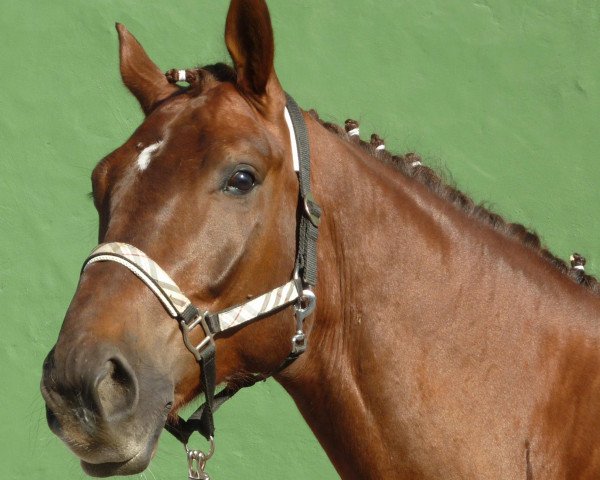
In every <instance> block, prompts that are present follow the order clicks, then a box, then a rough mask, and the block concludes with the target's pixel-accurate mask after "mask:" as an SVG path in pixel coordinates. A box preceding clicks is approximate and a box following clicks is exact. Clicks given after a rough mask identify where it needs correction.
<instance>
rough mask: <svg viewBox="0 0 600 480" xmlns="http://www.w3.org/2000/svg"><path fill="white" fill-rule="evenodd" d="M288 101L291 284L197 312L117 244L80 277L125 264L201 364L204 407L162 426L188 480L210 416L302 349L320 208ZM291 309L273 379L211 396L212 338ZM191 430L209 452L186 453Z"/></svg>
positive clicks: (153, 268) (95, 255) (155, 270)
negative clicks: (288, 336) (107, 264)
mask: <svg viewBox="0 0 600 480" xmlns="http://www.w3.org/2000/svg"><path fill="white" fill-rule="evenodd" d="M286 97H287V106H286V108H285V112H284V116H285V120H286V124H287V126H288V129H289V133H290V140H291V147H292V163H293V166H294V170H295V171H296V172H297V173H298V180H299V184H300V189H299V198H298V209H299V212H300V219H299V222H298V227H297V235H298V238H297V241H298V244H297V252H296V264H295V268H294V275H293V278H292V279H291V280H290V281H289V282H287V283H286V284H284V285H282V286H280V287H277V288H275V289H273V290H271V291H269V292H266V293H264V294H263V295H260V296H259V297H256V298H253V299H251V300H249V301H247V302H245V303H242V304H240V305H236V306H233V307H230V308H227V309H225V310H221V311H219V312H208V311H202V310H201V309H198V307H196V306H195V305H194V304H193V303H192V302H191V301H190V299H189V298H188V297H187V296H186V295H185V294H184V293H182V291H181V290H180V289H179V287H178V286H177V284H176V283H175V282H174V281H173V279H171V277H170V276H169V275H168V274H167V273H166V272H165V271H164V270H163V269H162V268H161V267H160V266H159V265H158V264H157V263H156V262H155V261H154V260H152V259H151V258H150V257H148V256H147V255H146V254H145V253H144V252H142V251H141V250H139V249H138V248H136V247H134V246H133V245H129V244H126V243H120V242H111V243H105V244H101V245H99V246H98V247H96V248H95V249H94V250H93V251H92V253H91V254H90V255H89V256H88V258H87V259H86V261H85V262H84V264H83V268H82V272H83V271H84V270H85V269H86V268H87V267H88V266H89V265H90V264H93V263H96V262H103V261H111V262H117V263H119V264H121V265H123V266H124V267H126V268H128V269H129V270H130V271H131V272H133V273H134V274H135V275H136V276H137V277H138V278H139V279H140V280H142V282H144V283H145V284H146V286H147V287H148V288H150V290H151V291H152V293H154V294H155V295H156V297H157V298H158V299H159V300H160V302H161V303H162V305H163V306H164V308H165V309H166V311H167V312H168V313H169V315H170V316H171V317H173V318H175V319H177V320H178V321H179V324H180V327H181V332H182V334H183V341H184V343H185V346H186V347H187V348H188V350H189V351H190V352H191V353H192V354H193V355H194V357H195V358H196V360H197V361H198V363H199V364H200V367H201V383H202V389H203V391H204V394H205V397H206V401H205V403H204V404H203V405H201V406H200V407H199V408H198V409H197V410H196V411H195V412H194V413H193V414H192V415H191V416H190V418H189V419H188V420H183V419H182V418H181V417H179V418H178V421H177V424H175V425H172V424H170V423H167V424H166V425H165V428H166V429H167V430H168V431H169V432H170V433H171V434H173V435H174V436H175V437H176V438H177V439H178V440H180V441H181V442H182V443H183V444H184V445H185V449H186V453H187V458H188V468H189V478H190V479H208V476H207V475H206V473H205V472H204V466H205V464H206V461H207V460H208V459H209V458H210V457H211V456H212V453H213V451H214V431H215V427H214V421H213V413H214V411H215V410H216V409H217V408H219V407H220V406H221V405H222V404H223V403H224V402H225V401H226V400H228V399H229V398H231V397H232V396H233V395H234V394H235V393H236V392H237V391H238V390H240V389H241V388H244V387H249V386H251V385H254V384H255V383H256V382H257V381H260V380H266V379H267V378H268V377H269V376H271V375H273V374H275V373H277V372H279V371H281V370H283V369H284V368H286V367H287V366H288V365H290V364H291V363H292V362H293V361H294V360H296V359H297V358H298V357H299V356H300V355H301V354H302V353H303V352H304V351H305V350H306V337H305V334H304V332H303V323H304V319H305V318H306V317H307V316H309V315H310V314H311V313H312V311H313V310H314V308H315V305H316V296H315V294H314V293H313V287H314V286H315V285H316V281H317V255H316V244H317V237H318V232H319V231H318V227H319V223H320V219H321V208H320V207H319V205H318V204H317V203H316V202H315V200H314V198H313V196H312V193H311V191H310V150H309V144H308V135H307V132H306V124H305V123H304V118H303V116H302V112H301V111H300V108H299V107H298V105H297V104H296V102H295V101H294V100H293V99H292V97H290V96H289V95H286ZM291 305H294V308H295V318H296V333H295V334H294V336H293V337H292V340H291V344H292V345H291V351H290V354H289V355H288V357H287V358H286V359H285V360H283V362H282V363H281V365H280V366H279V367H278V368H277V370H276V371H274V372H272V373H271V374H268V375H254V376H253V377H250V378H249V379H248V380H247V381H246V382H245V383H244V384H243V385H236V386H227V387H225V388H224V389H223V390H222V391H221V392H219V393H218V394H217V395H215V389H216V363H215V342H214V335H215V334H217V333H220V332H224V331H226V330H229V329H232V328H236V327H239V326H240V325H244V324H246V323H248V322H251V321H253V320H256V319H259V318H263V317H266V316H269V315H272V314H274V313H276V312H278V311H280V310H282V309H284V308H286V307H289V306H291ZM198 326H200V327H201V328H202V330H203V331H204V334H205V337H204V339H203V340H202V341H201V342H200V343H199V344H198V345H195V344H194V343H192V341H191V339H190V333H191V332H192V331H193V330H194V329H195V328H196V327H198ZM195 431H197V432H199V433H200V434H201V435H203V436H204V437H205V438H206V439H207V440H209V441H210V447H211V448H210V452H208V453H204V452H202V451H200V450H190V449H188V447H187V442H188V440H189V438H190V436H191V435H192V433H193V432H195Z"/></svg>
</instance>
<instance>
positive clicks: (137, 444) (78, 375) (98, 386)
mask: <svg viewBox="0 0 600 480" xmlns="http://www.w3.org/2000/svg"><path fill="white" fill-rule="evenodd" d="M41 392H42V396H43V397H44V400H45V402H46V418H47V421H48V425H49V427H50V429H51V430H52V432H53V433H55V434H56V435H57V436H58V437H59V438H60V439H61V440H62V441H63V442H64V443H66V444H67V446H68V447H69V448H70V449H71V450H72V451H73V452H74V453H75V454H76V455H77V456H78V457H79V458H80V459H81V465H82V468H83V470H84V471H85V472H86V473H87V474H89V475H92V476H97V477H105V476H110V475H125V474H132V473H138V472H141V471H143V470H144V469H145V468H146V467H147V466H148V464H149V463H150V460H151V459H152V455H153V453H154V451H155V449H156V445H157V441H158V437H159V435H160V432H161V431H162V428H163V426H164V423H165V421H166V418H167V415H168V413H169V410H170V407H171V404H172V397H173V386H172V385H170V384H169V382H168V381H166V380H159V381H154V382H151V381H150V379H144V378H140V377H139V376H138V375H137V374H136V372H135V370H134V369H133V368H132V366H131V364H130V362H129V361H128V360H127V358H126V356H125V355H123V354H122V353H121V352H120V351H119V350H118V349H116V348H115V347H114V346H112V345H102V344H100V345H94V346H88V348H82V346H79V348H76V349H65V348H64V346H63V347H61V348H60V349H56V347H55V349H53V350H52V351H51V352H50V353H49V354H48V356H47V358H46V360H45V362H44V368H43V376H42V382H41ZM140 396H142V397H144V398H143V400H144V401H143V402H140ZM142 404H143V405H144V409H143V410H142V409H141V408H140V405H142Z"/></svg>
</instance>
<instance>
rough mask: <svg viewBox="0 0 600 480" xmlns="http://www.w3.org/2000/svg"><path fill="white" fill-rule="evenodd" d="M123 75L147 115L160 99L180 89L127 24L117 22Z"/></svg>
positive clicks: (124, 80)
mask: <svg viewBox="0 0 600 480" xmlns="http://www.w3.org/2000/svg"><path fill="white" fill-rule="evenodd" d="M116 27H117V32H118V33H119V57H120V69H121V78H122V79H123V83H124V84H125V86H126V87H127V88H128V89H129V91H130V92H131V93H133V95H134V96H135V98H137V99H138V102H140V106H141V107H142V110H143V111H144V113H145V114H146V115H148V114H149V113H150V112H151V111H152V110H153V109H154V107H155V106H156V104H157V103H158V102H160V101H161V100H164V99H165V98H167V97H169V96H170V95H173V94H174V93H175V92H177V91H178V90H179V89H178V88H177V87H176V86H175V85H173V84H171V83H169V82H168V80H167V78H166V77H165V75H164V74H163V73H162V72H161V71H160V69H159V68H158V67H157V66H156V65H155V64H154V62H152V60H150V57H148V55H147V54H146V52H145V51H144V49H143V48H142V46H141V45H140V44H139V42H138V41H137V40H136V39H135V37H134V36H133V35H132V34H131V33H129V31H128V30H127V29H126V28H125V26H124V25H122V24H120V23H117V24H116Z"/></svg>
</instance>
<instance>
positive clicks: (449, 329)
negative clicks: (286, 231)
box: [278, 121, 598, 478]
mask: <svg viewBox="0 0 600 480" xmlns="http://www.w3.org/2000/svg"><path fill="white" fill-rule="evenodd" d="M309 132H310V138H311V154H312V158H313V175H312V178H313V189H314V192H315V197H316V198H317V200H318V201H319V202H320V203H321V205H322V207H323V210H324V212H325V214H324V219H323V223H322V228H321V232H320V239H319V244H318V255H319V282H318V288H317V298H318V307H317V312H316V314H315V315H314V316H313V318H312V320H310V321H308V322H307V326H306V328H307V331H308V332H309V345H310V347H309V350H308V351H307V353H306V354H305V356H304V358H302V359H301V360H300V361H298V362H296V364H295V365H293V366H292V367H291V368H289V369H288V371H287V372H285V373H284V374H283V375H281V376H280V377H279V378H278V380H279V381H280V382H281V383H282V385H283V386H284V388H286V390H287V391H288V392H289V393H290V394H291V395H292V397H293V398H294V400H295V402H296V403H297V405H298V407H299V409H300V411H301V413H302V414H303V416H304V417H305V419H306V420H307V422H308V424H309V425H310V427H311V428H312V430H313V432H314V433H315V435H316V436H317V438H318V439H319V441H320V442H321V444H322V445H323V447H324V448H325V450H326V452H327V453H328V455H329V457H330V458H331V460H332V461H333V463H334V465H335V466H336V468H337V469H338V472H339V473H340V474H341V475H342V476H343V477H344V478H425V477H427V476H428V475H427V474H426V473H425V470H424V469H425V468H435V465H436V462H435V460H433V459H431V458H430V457H429V458H428V460H425V459H423V462H420V460H419V459H420V456H419V454H414V453H413V450H414V449H415V448H417V447H418V445H415V442H416V443H417V444H418V443H419V442H421V443H423V442H425V443H426V440H422V439H419V440H416V439H415V435H416V436H417V437H418V436H419V435H422V434H423V435H424V433H419V434H415V432H414V431H412V430H411V429H412V428H413V426H411V425H410V416H411V414H410V413H409V412H411V411H413V410H411V409H414V403H415V402H417V400H416V397H418V398H421V400H420V401H421V402H422V401H423V395H422V392H421V393H420V394H418V395H417V392H415V386H414V382H415V375H416V374H417V373H418V372H417V369H418V368H423V369H425V370H424V371H421V372H420V375H421V376H423V375H425V376H431V378H432V380H431V382H434V380H433V379H434V378H435V375H436V369H435V368H433V364H434V363H435V362H438V361H440V362H443V361H444V358H447V357H448V356H449V355H452V353H451V352H450V350H452V349H456V350H457V351H459V353H457V354H456V355H457V357H460V356H464V358H465V359H467V360H468V359H469V358H471V360H470V361H471V362H472V357H473V356H475V357H477V356H478V357H479V361H480V362H481V363H485V359H483V358H481V357H482V355H484V356H485V355H487V356H494V355H500V354H501V355H502V356H503V357H504V356H506V357H507V359H506V361H507V364H508V365H509V367H510V364H511V361H513V360H514V361H516V362H518V361H526V360H527V359H525V358H523V350H524V349H523V348H520V346H519V345H517V344H516V343H515V342H512V345H511V344H510V339H511V338H514V337H515V336H516V337H518V335H520V334H522V333H523V332H522V329H523V324H521V323H519V322H514V318H515V317H517V316H518V315H516V312H520V317H524V316H525V317H526V316H527V314H526V312H528V311H529V312H531V313H532V315H533V314H534V313H535V314H536V315H541V316H543V317H544V318H545V321H546V323H547V324H548V325H550V326H554V327H556V328H558V325H559V323H560V321H561V320H562V319H563V318H564V316H565V314H567V312H569V310H570V309H572V308H573V306H574V305H575V302H576V301H579V302H580V307H581V302H583V301H586V302H587V301H589V305H588V306H589V308H588V310H585V309H584V311H587V312H588V313H589V315H588V317H589V316H591V315H592V312H595V313H596V314H597V312H598V301H597V299H595V298H593V299H590V297H591V296H590V295H588V294H587V292H585V291H584V289H582V288H581V287H579V286H577V285H575V284H573V283H572V282H571V281H570V280H568V279H567V278H566V277H565V276H564V275H562V274H560V273H559V272H558V271H556V270H555V269H554V268H552V267H551V266H550V265H549V264H548V263H547V262H546V261H544V260H543V259H541V257H540V256H539V255H537V254H533V253H532V252H531V251H530V250H528V249H526V248H525V247H524V246H522V245H521V244H520V243H519V242H518V241H516V240H514V239H511V238H509V237H507V236H505V235H502V234H500V233H498V232H497V231H494V230H493V228H491V227H490V226H487V225H484V224H483V223H482V222H479V221H475V220H473V219H471V218H469V217H468V216H467V215H466V214H464V213H463V212H460V211H459V210H458V209H457V208H456V207H454V206H453V205H451V204H450V203H449V202H448V201H445V200H443V199H441V198H439V197H438V196H436V195H434V194H433V193H432V192H431V191H429V190H428V188H427V187H425V186H424V185H422V184H420V183H419V182H417V181H415V180H413V179H410V178H408V177H407V176H404V175H402V174H401V173H399V172H395V171H394V170H393V169H392V168H391V167H390V166H387V165H385V164H384V163H383V162H379V161H377V160H376V159H374V158H371V157H370V156H369V155H368V154H367V153H365V152H364V151H363V150H362V149H361V148H359V147H358V146H356V145H354V144H352V143H350V142H348V141H345V140H343V139H341V138H339V137H337V136H336V135H334V134H332V133H331V132H328V131H324V129H323V128H322V127H321V126H320V125H317V124H316V122H313V121H309ZM315 179H318V180H315ZM507 252H510V253H509V254H507ZM465 291H468V292H470V293H469V294H468V295H465ZM524 291H527V292H528V293H527V294H523V292H524ZM539 296H547V297H551V298H553V302H552V303H551V304H548V305H541V304H540V302H539V300H538V299H539ZM561 305H562V306H561ZM532 308H534V309H535V312H533V311H532ZM458 312H459V313H458ZM498 312H505V313H506V314H505V315H498ZM511 312H512V313H511ZM524 312H525V313H524ZM571 313H572V310H571ZM584 317H586V315H585V314H582V315H581V318H582V322H583V323H585V322H586V321H587V320H586V319H585V318H584ZM571 318H572V315H571ZM586 318H587V317H586ZM510 322H513V323H512V324H511V323H510ZM499 325H501V327H499ZM506 325H509V326H508V327H507V329H506V330H505V331H504V332H503V333H500V334H498V340H497V341H496V344H494V345H487V344H486V347H485V350H486V351H485V352H483V353H482V350H481V349H482V347H481V345H480V342H478V341H476V340H475V337H476V336H477V335H478V334H480V333H481V335H484V333H482V331H483V330H485V329H486V328H504V326H506ZM469 331H471V332H473V334H472V335H470V334H469V333H466V332H469ZM455 332H459V333H457V334H456V335H455ZM469 335H470V336H469ZM505 337H506V338H505ZM523 338H524V341H525V342H527V341H530V342H532V339H531V338H529V336H527V335H524V336H523ZM445 339H451V340H450V341H449V342H446V344H445V346H443V347H440V348H438V350H439V349H441V350H443V351H444V352H445V353H443V354H439V355H438V354H437V353H431V352H432V351H433V350H435V349H436V348H437V347H439V345H440V343H439V342H444V340H445ZM503 343H505V344H506V345H503ZM442 345H444V344H442ZM525 350H528V351H529V352H531V346H530V347H529V349H525ZM423 355H425V356H427V355H429V357H427V358H433V357H434V356H435V355H438V357H436V359H434V360H431V363H432V365H430V366H426V365H427V362H426V361H423V362H421V363H420V364H419V365H420V366H419V365H417V364H416V363H415V358H416V357H417V356H421V357H422V356H423ZM509 357H511V358H509ZM517 359H518V360H517ZM467 360H465V361H467ZM438 367H439V366H438ZM438 370H439V368H438ZM548 375H550V373H548ZM500 377H502V375H500V376H499V378H498V381H500V382H501V381H502V379H501V378H500ZM543 378H546V377H545V376H544V375H540V374H539V372H538V378H537V379H530V381H531V383H530V385H529V387H528V388H530V389H531V388H532V386H535V385H538V383H539V382H540V381H541V379H543ZM525 380H527V379H524V380H523V381H525ZM533 388H534V387H533ZM523 390H524V391H527V388H524V389H523ZM419 395H420V397H419ZM432 395H433V394H432ZM534 400H535V399H533V398H531V399H530V403H531V402H533V401H534ZM439 401H440V402H443V401H444V399H443V398H442V399H439ZM449 401H450V400H449ZM460 401H461V400H460V399H457V402H460ZM494 401H495V400H494ZM499 401H500V400H499ZM417 403H418V402H417ZM523 403H524V407H523V408H527V405H529V404H528V403H527V401H526V399H524V400H523ZM404 412H407V413H406V414H405V413H404ZM415 415H418V413H415ZM417 423H418V422H417ZM407 427H408V428H407ZM414 427H415V428H416V429H418V428H419V426H418V425H414ZM390 432H393V434H392V433H390ZM455 433H457V434H458V435H460V434H461V432H455ZM462 433H464V434H466V432H462ZM423 448H425V446H423ZM423 455H425V454H423ZM448 455H451V452H450V450H448ZM425 456H426V455H425ZM438 460H439V461H440V462H441V463H440V465H441V464H443V459H438ZM427 462H429V467H425V466H424V465H425V464H427ZM440 468H441V467H440ZM401 471H402V472H404V473H405V475H406V477H402V476H401V475H400V473H399V472H401ZM442 476H443V475H442Z"/></svg>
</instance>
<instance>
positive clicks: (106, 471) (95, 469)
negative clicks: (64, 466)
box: [80, 439, 158, 477]
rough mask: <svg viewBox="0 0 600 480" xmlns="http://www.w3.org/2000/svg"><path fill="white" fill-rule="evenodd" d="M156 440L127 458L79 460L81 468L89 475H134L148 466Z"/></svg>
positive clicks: (156, 443) (152, 456) (154, 450)
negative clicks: (119, 459) (109, 460)
mask: <svg viewBox="0 0 600 480" xmlns="http://www.w3.org/2000/svg"><path fill="white" fill-rule="evenodd" d="M157 440H158V439H154V442H152V443H151V444H149V445H148V447H147V448H143V449H142V450H140V451H139V452H138V453H137V454H136V455H134V456H133V457H131V458H130V459H129V460H125V461H123V462H106V463H89V462H86V461H85V460H81V461H80V463H81V468H82V469H83V471H84V472H85V473H86V474H88V475H89V476H90V477H112V476H114V475H134V474H136V473H141V472H143V471H144V470H146V468H148V465H150V461H151V460H152V458H154V454H155V453H156V447H157V446H158V441H157Z"/></svg>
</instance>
